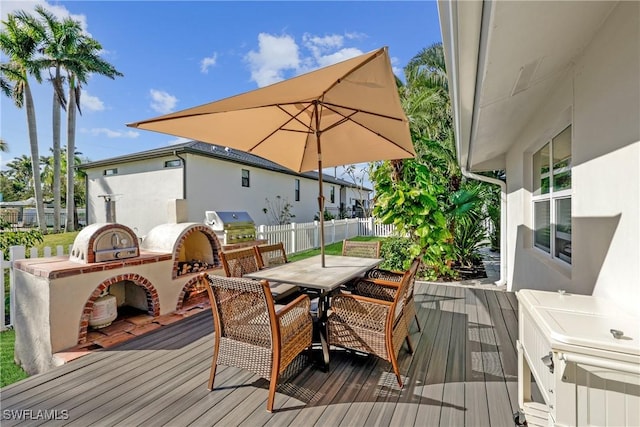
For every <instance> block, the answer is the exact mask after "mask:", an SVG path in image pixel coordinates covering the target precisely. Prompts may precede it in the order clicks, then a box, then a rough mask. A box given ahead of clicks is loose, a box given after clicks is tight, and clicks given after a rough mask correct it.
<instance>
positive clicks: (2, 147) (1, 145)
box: [0, 138, 9, 152]
mask: <svg viewBox="0 0 640 427" xmlns="http://www.w3.org/2000/svg"><path fill="white" fill-rule="evenodd" d="M0 151H2V152H7V151H9V144H7V143H6V142H5V141H4V139H2V138H0Z"/></svg>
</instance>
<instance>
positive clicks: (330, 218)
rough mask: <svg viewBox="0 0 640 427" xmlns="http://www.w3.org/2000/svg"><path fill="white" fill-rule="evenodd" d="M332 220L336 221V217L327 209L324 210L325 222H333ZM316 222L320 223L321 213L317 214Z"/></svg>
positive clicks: (314, 218)
mask: <svg viewBox="0 0 640 427" xmlns="http://www.w3.org/2000/svg"><path fill="white" fill-rule="evenodd" d="M332 219H336V217H335V216H334V215H333V214H332V213H331V212H329V211H328V210H327V209H326V208H325V210H324V220H325V221H331V220H332ZM313 220H314V221H320V213H319V212H316V215H315V216H314V217H313Z"/></svg>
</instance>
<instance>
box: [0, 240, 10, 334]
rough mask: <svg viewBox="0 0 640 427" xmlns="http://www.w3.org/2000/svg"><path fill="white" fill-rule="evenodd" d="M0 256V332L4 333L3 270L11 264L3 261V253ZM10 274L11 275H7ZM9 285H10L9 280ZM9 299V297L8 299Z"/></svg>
mask: <svg viewBox="0 0 640 427" xmlns="http://www.w3.org/2000/svg"><path fill="white" fill-rule="evenodd" d="M0 255H2V257H1V258H0V267H2V276H0V302H1V304H0V319H2V322H0V331H4V330H5V329H7V327H6V325H5V311H4V301H5V295H4V270H5V269H6V268H11V263H10V262H9V261H5V260H4V252H3V253H0ZM9 274H11V273H9ZM9 284H11V280H9ZM9 298H11V297H9Z"/></svg>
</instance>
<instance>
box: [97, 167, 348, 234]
mask: <svg viewBox="0 0 640 427" xmlns="http://www.w3.org/2000/svg"><path fill="white" fill-rule="evenodd" d="M182 157H183V158H185V159H186V162H187V168H186V169H187V176H186V194H184V195H183V191H184V190H183V169H182V167H170V168H165V167H164V163H165V161H167V160H177V159H178V158H177V157H175V156H165V157H159V158H155V159H147V160H140V161H133V162H128V163H121V164H118V165H117V166H105V167H100V168H94V169H89V170H87V184H88V195H89V197H88V200H87V205H88V211H89V214H88V215H89V216H88V221H89V223H95V222H104V221H105V220H106V210H105V204H104V199H102V198H99V197H98V196H99V195H101V194H116V195H117V196H116V220H117V222H119V223H121V224H125V225H127V226H128V227H130V228H131V229H133V230H134V231H135V232H136V234H137V235H138V237H142V236H144V235H146V234H147V233H148V232H149V231H150V230H151V229H152V228H153V227H155V226H157V225H160V224H165V223H167V222H169V221H171V218H172V217H173V216H172V215H170V213H169V209H170V208H169V201H170V200H175V199H183V198H185V204H186V211H187V218H186V219H184V220H185V221H190V222H204V219H205V211H208V210H216V211H246V212H248V213H249V215H250V216H251V218H252V219H253V220H254V222H255V223H256V224H257V225H259V224H271V223H272V221H271V216H267V215H265V213H264V212H263V209H264V208H265V207H267V203H266V199H267V198H268V199H269V200H270V201H271V202H272V205H275V203H274V202H275V200H276V196H281V197H282V198H286V199H287V201H288V202H289V203H290V204H291V205H292V207H291V212H292V213H293V214H294V215H295V218H293V222H310V221H313V219H314V216H315V215H316V214H317V212H318V191H319V189H318V181H316V180H314V179H308V178H304V177H298V176H295V175H288V174H284V173H280V172H275V171H270V170H266V169H261V168H256V167H253V166H247V165H243V164H239V163H232V162H228V161H224V160H218V159H214V158H209V157H204V156H199V155H194V154H182ZM115 167H117V169H118V173H117V174H115V175H104V170H105V169H113V168H115ZM242 169H247V170H249V173H250V186H249V187H243V186H242V172H241V170H242ZM296 179H299V180H300V200H299V201H296V200H295V193H294V189H295V180H296ZM332 187H334V188H335V190H334V191H335V198H334V202H333V203H332V202H331V198H330V194H331V188H332ZM323 188H324V195H325V206H326V208H327V210H328V211H329V212H331V213H332V214H334V215H336V216H337V215H338V213H339V210H340V202H341V186H340V185H338V184H333V183H327V182H325V183H324V185H323ZM342 201H343V202H344V200H342Z"/></svg>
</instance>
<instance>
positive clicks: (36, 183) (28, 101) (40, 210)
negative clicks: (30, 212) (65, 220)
mask: <svg viewBox="0 0 640 427" xmlns="http://www.w3.org/2000/svg"><path fill="white" fill-rule="evenodd" d="M24 98H25V102H24V104H25V107H26V111H27V127H28V129H29V145H30V147H31V168H32V169H33V192H34V194H35V197H36V213H37V215H38V227H39V228H40V231H42V232H43V233H46V232H47V222H46V218H45V217H44V201H43V199H42V182H41V180H40V154H39V152H38V131H37V128H36V110H35V108H34V105H33V96H32V94H31V87H30V86H29V82H27V81H26V80H25V84H24Z"/></svg>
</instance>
